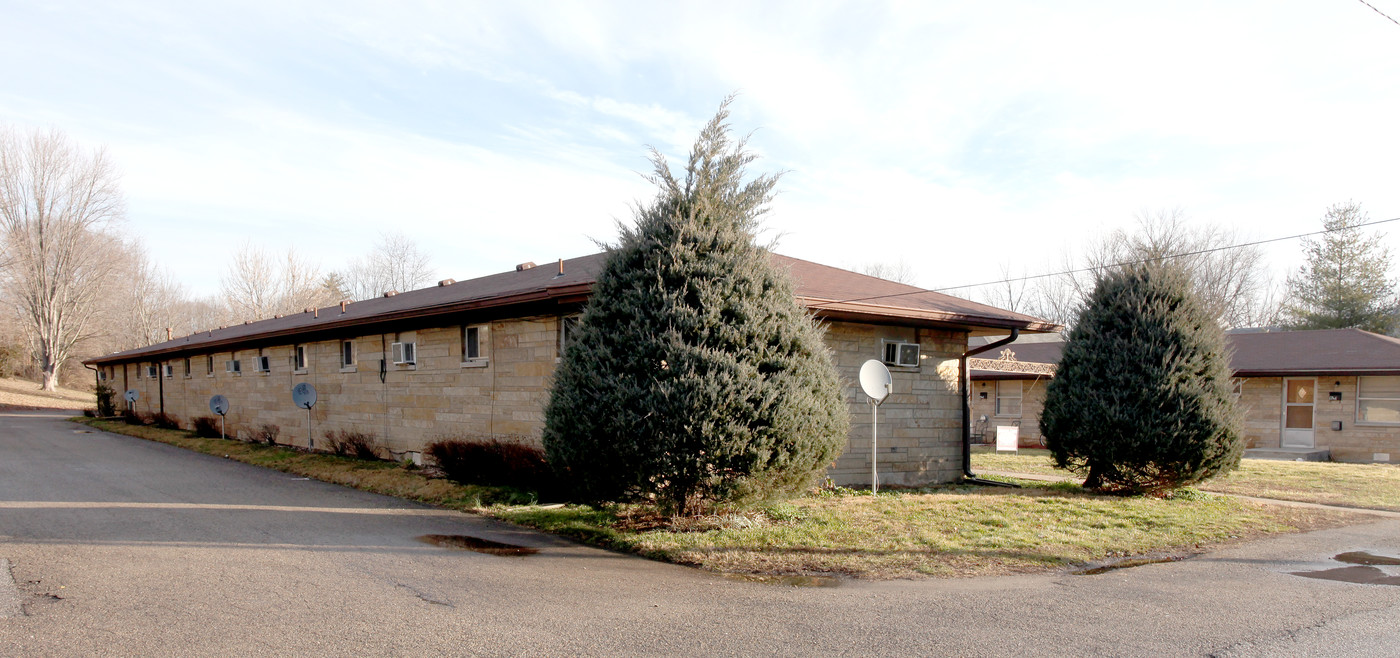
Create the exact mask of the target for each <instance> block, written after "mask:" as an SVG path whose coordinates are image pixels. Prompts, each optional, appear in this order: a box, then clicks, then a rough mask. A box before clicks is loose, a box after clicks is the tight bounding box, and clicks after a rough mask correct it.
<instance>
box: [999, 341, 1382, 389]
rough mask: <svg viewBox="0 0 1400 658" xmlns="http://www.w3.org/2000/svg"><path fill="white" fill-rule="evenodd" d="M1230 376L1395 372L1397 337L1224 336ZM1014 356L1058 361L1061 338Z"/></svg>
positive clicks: (1020, 348) (1023, 347)
mask: <svg viewBox="0 0 1400 658" xmlns="http://www.w3.org/2000/svg"><path fill="white" fill-rule="evenodd" d="M1225 340H1226V342H1228V343H1229V345H1230V349H1231V350H1232V351H1233V354H1232V356H1231V359H1230V367H1231V369H1233V370H1234V373H1235V376H1236V377H1283V376H1292V375H1342V376H1345V375H1400V339H1395V338H1391V337H1390V336H1382V335H1380V334H1373V333H1371V332H1369V331H1362V330H1361V329H1323V330H1316V331H1259V332H1249V333H1231V334H1228V335H1226V336H1225ZM1007 347H1009V348H1010V349H1011V350H1012V351H1013V352H1015V353H1016V358H1017V360H1019V361H1026V362H1034V363H1059V361H1060V354H1061V351H1062V350H1063V347H1064V344H1063V343H1055V342H1050V343H1021V342H1019V341H1018V342H1015V343H1012V344H1010V345H1008V346H1007ZM971 377H972V378H973V379H987V380H991V379H1031V378H1033V377H1035V376H1034V375H1029V374H1019V373H1006V372H994V371H990V370H972V371H971Z"/></svg>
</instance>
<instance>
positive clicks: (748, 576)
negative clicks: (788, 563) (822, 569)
mask: <svg viewBox="0 0 1400 658" xmlns="http://www.w3.org/2000/svg"><path fill="white" fill-rule="evenodd" d="M720 575H721V576H723V577H725V578H726V579H728V580H739V581H743V582H746V583H763V584H765V585H782V586H786V587H840V586H841V581H840V579H837V578H832V577H831V576H775V575H769V574H761V573H723V574H720Z"/></svg>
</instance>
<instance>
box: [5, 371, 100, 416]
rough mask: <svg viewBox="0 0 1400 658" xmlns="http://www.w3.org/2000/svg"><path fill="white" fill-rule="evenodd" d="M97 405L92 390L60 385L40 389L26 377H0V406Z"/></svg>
mask: <svg viewBox="0 0 1400 658" xmlns="http://www.w3.org/2000/svg"><path fill="white" fill-rule="evenodd" d="M96 405H97V398H96V397H94V396H93V394H92V391H81V390H77V389H69V388H62V387H60V388H59V389H58V390H57V391H41V390H39V384H37V383H35V382H31V381H29V380H27V379H9V378H0V407H9V408H12V409H86V408H91V407H94V406H96Z"/></svg>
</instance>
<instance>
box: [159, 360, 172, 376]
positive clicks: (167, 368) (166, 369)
mask: <svg viewBox="0 0 1400 658" xmlns="http://www.w3.org/2000/svg"><path fill="white" fill-rule="evenodd" d="M160 369H161V370H162V371H163V373H164V375H165V378H166V379H170V378H172V377H174V376H175V366H173V365H171V364H169V363H165V364H161V366H160Z"/></svg>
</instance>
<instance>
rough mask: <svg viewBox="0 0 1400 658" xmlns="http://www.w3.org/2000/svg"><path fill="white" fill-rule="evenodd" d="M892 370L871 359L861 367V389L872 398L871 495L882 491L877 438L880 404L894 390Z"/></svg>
mask: <svg viewBox="0 0 1400 658" xmlns="http://www.w3.org/2000/svg"><path fill="white" fill-rule="evenodd" d="M893 384H894V382H893V380H892V379H891V378H890V370H889V368H886V367H885V364H883V363H881V362H879V361H876V360H875V359H871V360H869V361H866V362H865V363H864V364H861V366H860V388H861V390H862V391H865V394H866V395H867V396H869V398H870V495H872V496H874V495H875V494H877V493H879V491H880V474H879V472H878V470H877V469H876V467H875V456H876V453H877V450H876V449H877V447H878V446H877V445H876V442H877V437H878V436H879V429H880V428H879V425H878V423H879V415H880V403H881V402H884V401H885V398H888V397H889V396H890V393H891V392H893V390H894V385H893Z"/></svg>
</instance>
